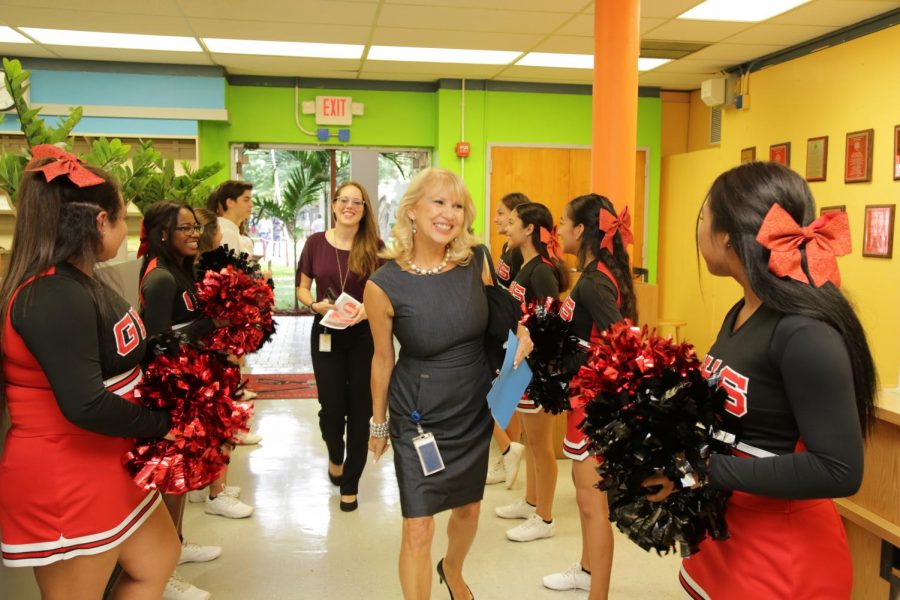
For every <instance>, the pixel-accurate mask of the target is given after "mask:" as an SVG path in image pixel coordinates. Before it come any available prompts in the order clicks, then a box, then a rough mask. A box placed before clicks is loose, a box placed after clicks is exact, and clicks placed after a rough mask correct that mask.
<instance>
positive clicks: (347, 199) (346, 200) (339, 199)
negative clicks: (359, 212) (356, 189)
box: [334, 196, 366, 208]
mask: <svg viewBox="0 0 900 600" xmlns="http://www.w3.org/2000/svg"><path fill="white" fill-rule="evenodd" d="M334 200H335V202H340V203H341V204H343V205H344V206H347V205H348V204H352V205H353V206H354V207H355V208H359V207H360V206H362V205H363V204H365V203H366V201H365V200H357V199H356V198H351V197H350V196H338V197H337V198H335V199H334Z"/></svg>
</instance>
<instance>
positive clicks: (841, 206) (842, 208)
mask: <svg viewBox="0 0 900 600" xmlns="http://www.w3.org/2000/svg"><path fill="white" fill-rule="evenodd" d="M830 212H847V205H846V204H835V205H834V206H823V207H822V208H820V209H819V216H820V217H821V216H822V215H824V214H825V213H830Z"/></svg>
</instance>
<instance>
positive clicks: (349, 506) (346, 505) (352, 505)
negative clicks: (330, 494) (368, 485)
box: [341, 500, 359, 512]
mask: <svg viewBox="0 0 900 600" xmlns="http://www.w3.org/2000/svg"><path fill="white" fill-rule="evenodd" d="M357 508H359V500H354V501H353V502H344V501H343V500H341V512H353V511H354V510H356V509H357Z"/></svg>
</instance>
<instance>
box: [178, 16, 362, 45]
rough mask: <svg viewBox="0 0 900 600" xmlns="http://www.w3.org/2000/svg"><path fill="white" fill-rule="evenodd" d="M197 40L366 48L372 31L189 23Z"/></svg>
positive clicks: (346, 27)
mask: <svg viewBox="0 0 900 600" xmlns="http://www.w3.org/2000/svg"><path fill="white" fill-rule="evenodd" d="M188 23H189V24H190V26H191V27H192V29H193V30H194V32H195V33H196V35H197V36H198V37H208V38H225V39H235V40H270V41H276V42H318V43H326V44H365V43H366V42H368V40H369V32H370V30H371V29H370V28H369V27H363V26H359V25H344V26H342V27H334V26H333V25H312V24H310V25H304V26H303V28H302V29H298V27H297V25H296V23H284V22H279V23H274V22H271V21H230V20H223V19H194V18H191V19H188Z"/></svg>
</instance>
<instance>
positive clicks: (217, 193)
mask: <svg viewBox="0 0 900 600" xmlns="http://www.w3.org/2000/svg"><path fill="white" fill-rule="evenodd" d="M252 189H253V184H252V183H250V182H249V181H237V180H234V179H229V180H228V181H225V182H223V183H221V184H219V187H217V188H216V189H214V190H213V191H212V193H211V194H210V195H209V198H207V199H206V208H207V209H208V210H211V211H213V212H214V213H216V214H217V215H223V214H225V211H227V210H228V201H229V200H237V199H238V197H240V195H241V194H243V193H244V192H246V191H247V190H252Z"/></svg>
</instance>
